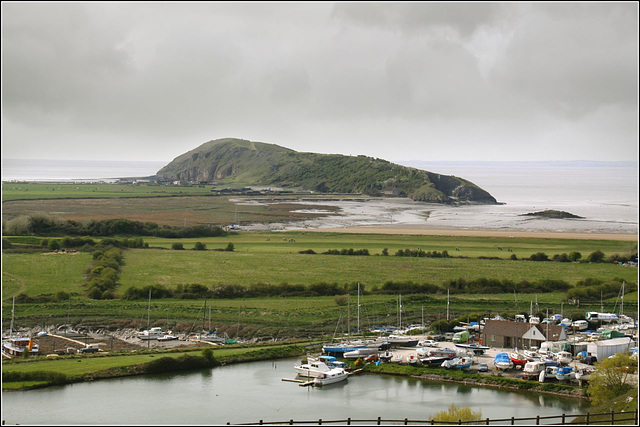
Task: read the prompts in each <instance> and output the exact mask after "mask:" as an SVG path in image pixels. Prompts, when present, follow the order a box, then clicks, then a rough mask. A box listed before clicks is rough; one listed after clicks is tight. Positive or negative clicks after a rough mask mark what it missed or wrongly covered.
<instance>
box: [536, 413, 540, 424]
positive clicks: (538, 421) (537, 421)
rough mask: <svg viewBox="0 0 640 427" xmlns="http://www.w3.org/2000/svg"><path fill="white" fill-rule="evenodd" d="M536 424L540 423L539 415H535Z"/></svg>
mask: <svg viewBox="0 0 640 427" xmlns="http://www.w3.org/2000/svg"><path fill="white" fill-rule="evenodd" d="M536 425H537V426H539V425H540V415H536Z"/></svg>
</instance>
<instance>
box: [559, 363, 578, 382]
mask: <svg viewBox="0 0 640 427" xmlns="http://www.w3.org/2000/svg"><path fill="white" fill-rule="evenodd" d="M575 377H576V373H575V372H573V368H572V367H571V366H561V367H559V368H558V370H557V371H556V379H557V380H558V381H566V380H571V379H573V378H575Z"/></svg>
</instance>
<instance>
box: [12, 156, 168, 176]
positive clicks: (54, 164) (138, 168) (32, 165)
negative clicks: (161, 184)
mask: <svg viewBox="0 0 640 427" xmlns="http://www.w3.org/2000/svg"><path fill="white" fill-rule="evenodd" d="M167 163H169V162H131V161H107V160H25V159H2V181H12V180H18V181H95V180H110V179H113V178H125V177H144V176H150V175H154V174H155V173H156V172H158V170H160V169H161V168H162V167H163V166H164V165H166V164H167Z"/></svg>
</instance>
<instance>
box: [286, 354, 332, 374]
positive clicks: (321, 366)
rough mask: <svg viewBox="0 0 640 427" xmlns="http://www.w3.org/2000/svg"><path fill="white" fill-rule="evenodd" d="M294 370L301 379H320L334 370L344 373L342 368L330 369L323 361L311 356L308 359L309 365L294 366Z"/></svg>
mask: <svg viewBox="0 0 640 427" xmlns="http://www.w3.org/2000/svg"><path fill="white" fill-rule="evenodd" d="M293 368H294V369H295V370H296V372H297V373H298V375H300V376H301V377H311V378H317V377H320V376H322V375H324V374H326V373H327V372H329V371H331V370H332V369H341V370H342V371H344V369H342V368H330V367H329V366H327V364H326V363H324V362H323V361H321V360H319V359H317V358H314V357H310V356H309V357H307V363H301V364H300V365H294V367H293Z"/></svg>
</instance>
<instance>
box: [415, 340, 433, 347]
mask: <svg viewBox="0 0 640 427" xmlns="http://www.w3.org/2000/svg"><path fill="white" fill-rule="evenodd" d="M419 345H420V347H437V346H438V343H437V342H435V341H434V340H424V341H421V342H420V343H419Z"/></svg>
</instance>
